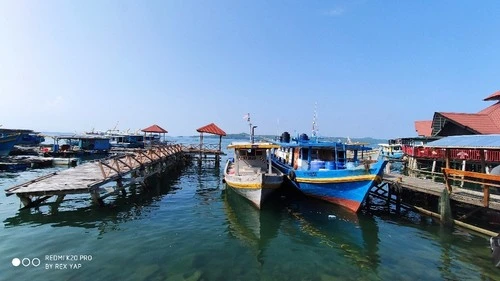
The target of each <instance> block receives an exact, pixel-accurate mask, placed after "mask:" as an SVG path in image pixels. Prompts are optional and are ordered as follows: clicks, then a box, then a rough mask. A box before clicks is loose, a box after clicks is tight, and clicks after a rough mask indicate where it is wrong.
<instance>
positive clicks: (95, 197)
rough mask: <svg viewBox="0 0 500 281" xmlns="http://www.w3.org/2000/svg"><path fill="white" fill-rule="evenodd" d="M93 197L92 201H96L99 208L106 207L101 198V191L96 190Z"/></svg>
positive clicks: (92, 194)
mask: <svg viewBox="0 0 500 281" xmlns="http://www.w3.org/2000/svg"><path fill="white" fill-rule="evenodd" d="M91 196H92V200H93V201H94V203H95V204H97V205H98V206H99V207H103V206H104V201H103V200H102V199H101V197H100V196H99V191H98V190H94V191H93V192H92V193H91Z"/></svg>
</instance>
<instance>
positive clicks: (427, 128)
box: [415, 120, 432, 137]
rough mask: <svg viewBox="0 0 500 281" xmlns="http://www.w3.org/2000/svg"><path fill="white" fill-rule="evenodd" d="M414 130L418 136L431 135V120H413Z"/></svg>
mask: <svg viewBox="0 0 500 281" xmlns="http://www.w3.org/2000/svg"><path fill="white" fill-rule="evenodd" d="M415 131H417V134H418V135H419V136H424V137H430V136H432V120H426V121H415Z"/></svg>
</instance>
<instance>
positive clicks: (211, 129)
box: [196, 123, 226, 136]
mask: <svg viewBox="0 0 500 281" xmlns="http://www.w3.org/2000/svg"><path fill="white" fill-rule="evenodd" d="M196 131H197V132H199V133H208V134H213V135H218V136H225V135H226V132H224V131H223V130H222V129H221V128H219V127H217V125H215V124H214V123H210V124H208V125H206V126H203V127H201V128H198V129H196Z"/></svg>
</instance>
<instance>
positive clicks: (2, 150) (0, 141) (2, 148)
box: [0, 135, 19, 156]
mask: <svg viewBox="0 0 500 281" xmlns="http://www.w3.org/2000/svg"><path fill="white" fill-rule="evenodd" d="M18 139H19V135H10V136H4V137H0V156H8V155H9V153H10V151H11V150H12V148H13V147H14V145H15V144H16V143H17V141H18Z"/></svg>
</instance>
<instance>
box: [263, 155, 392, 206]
mask: <svg viewBox="0 0 500 281" xmlns="http://www.w3.org/2000/svg"><path fill="white" fill-rule="evenodd" d="M273 164H274V165H275V166H276V167H277V168H278V169H280V170H282V171H283V172H284V173H287V174H288V175H289V176H288V178H289V181H290V182H291V183H292V185H293V186H295V187H296V188H297V189H298V190H300V191H301V192H303V193H304V194H305V195H307V196H311V197H316V198H319V199H322V200H325V201H328V202H331V203H334V204H338V205H341V206H343V207H346V208H347V209H349V210H351V211H354V212H357V211H358V210H359V208H360V206H361V204H362V203H363V201H364V200H365V198H366V196H367V195H368V192H369V191H370V189H371V188H372V187H373V185H375V184H376V183H378V182H380V181H381V178H382V176H383V169H384V167H385V165H386V164H387V161H386V160H382V159H381V160H379V161H378V162H377V163H374V164H372V165H371V166H370V169H369V170H365V169H364V168H362V167H361V168H356V169H342V170H325V171H313V172H312V171H301V170H293V169H292V168H291V167H290V166H288V165H285V164H283V163H280V162H278V161H273ZM292 171H293V172H292Z"/></svg>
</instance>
